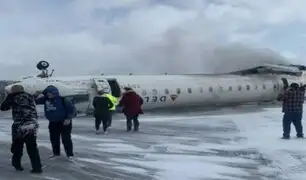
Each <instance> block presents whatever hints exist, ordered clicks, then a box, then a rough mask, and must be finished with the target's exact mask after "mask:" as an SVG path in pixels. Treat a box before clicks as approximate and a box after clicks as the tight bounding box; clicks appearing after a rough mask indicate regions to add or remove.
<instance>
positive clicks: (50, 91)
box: [42, 85, 59, 97]
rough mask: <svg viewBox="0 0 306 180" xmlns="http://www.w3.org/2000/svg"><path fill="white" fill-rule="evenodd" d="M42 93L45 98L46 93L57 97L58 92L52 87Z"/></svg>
mask: <svg viewBox="0 0 306 180" xmlns="http://www.w3.org/2000/svg"><path fill="white" fill-rule="evenodd" d="M42 93H43V94H44V95H45V96H46V95H47V93H52V94H53V95H55V96H56V97H57V96H59V91H58V89H57V87H55V86H52V85H50V86H48V87H46V89H45V90H43V92H42Z"/></svg>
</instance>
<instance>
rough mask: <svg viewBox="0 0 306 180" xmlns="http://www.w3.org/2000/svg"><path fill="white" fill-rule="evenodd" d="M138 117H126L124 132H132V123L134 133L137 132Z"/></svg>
mask: <svg viewBox="0 0 306 180" xmlns="http://www.w3.org/2000/svg"><path fill="white" fill-rule="evenodd" d="M138 117H139V115H135V116H126V130H127V131H131V130H132V121H133V125H134V131H138V129H139V120H138Z"/></svg>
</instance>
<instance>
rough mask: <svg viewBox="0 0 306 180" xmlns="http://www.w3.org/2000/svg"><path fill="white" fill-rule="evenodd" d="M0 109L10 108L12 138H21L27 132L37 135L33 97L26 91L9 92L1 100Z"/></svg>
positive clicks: (6, 109) (27, 133)
mask: <svg viewBox="0 0 306 180" xmlns="http://www.w3.org/2000/svg"><path fill="white" fill-rule="evenodd" d="M0 109H1V111H8V110H10V109H12V117H13V120H14V122H13V125H12V136H13V140H14V139H18V138H23V137H25V136H27V135H29V134H34V135H35V136H36V135H37V129H38V123H37V111H36V106H35V101H34V97H33V96H32V95H30V94H28V93H26V92H14V93H11V94H9V95H8V96H7V97H6V99H5V100H4V101H3V102H2V104H1V107H0Z"/></svg>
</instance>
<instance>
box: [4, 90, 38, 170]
mask: <svg viewBox="0 0 306 180" xmlns="http://www.w3.org/2000/svg"><path fill="white" fill-rule="evenodd" d="M10 109H12V117H13V120H14V122H13V125H12V141H13V142H12V146H11V152H12V153H13V157H12V166H13V167H14V168H15V169H16V170H17V171H23V167H22V165H21V158H22V155H23V146H24V143H25V144H26V147H27V153H28V155H29V158H30V160H31V164H32V170H31V173H42V167H41V161H40V156H39V151H38V148H37V129H38V122H37V111H36V106H35V101H34V97H33V96H32V95H30V94H28V93H26V92H24V88H23V87H22V86H20V85H14V86H12V88H11V93H10V94H8V96H7V97H6V99H5V100H4V101H3V103H2V104H1V111H7V110H10Z"/></svg>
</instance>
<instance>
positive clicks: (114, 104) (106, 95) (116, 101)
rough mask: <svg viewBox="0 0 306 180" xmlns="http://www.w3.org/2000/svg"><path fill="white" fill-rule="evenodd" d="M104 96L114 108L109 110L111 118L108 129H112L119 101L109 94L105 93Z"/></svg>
mask: <svg viewBox="0 0 306 180" xmlns="http://www.w3.org/2000/svg"><path fill="white" fill-rule="evenodd" d="M104 96H105V97H107V98H108V99H109V100H110V101H111V102H112V103H113V107H111V108H110V109H109V111H110V117H109V122H108V127H111V126H112V119H113V118H112V116H113V114H114V113H115V111H116V106H117V105H118V100H117V98H116V97H115V96H112V95H111V94H109V93H104Z"/></svg>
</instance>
